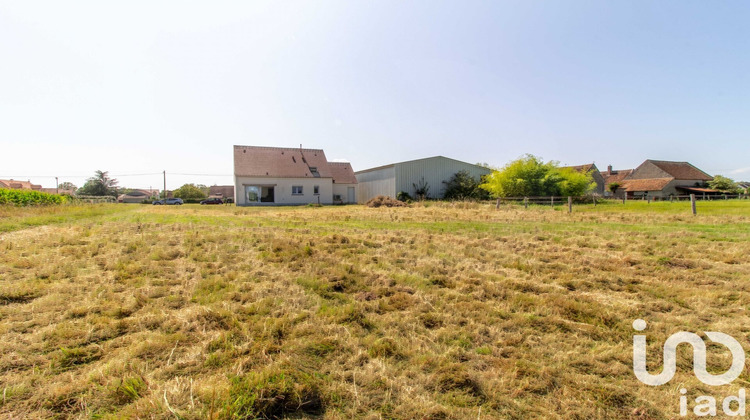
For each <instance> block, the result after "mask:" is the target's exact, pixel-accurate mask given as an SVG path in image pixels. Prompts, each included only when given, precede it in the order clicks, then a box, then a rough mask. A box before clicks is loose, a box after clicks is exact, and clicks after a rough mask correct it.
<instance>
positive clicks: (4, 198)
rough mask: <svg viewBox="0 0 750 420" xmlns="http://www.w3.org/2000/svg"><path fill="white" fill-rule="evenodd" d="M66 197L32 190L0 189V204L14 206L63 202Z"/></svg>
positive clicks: (65, 200) (66, 199)
mask: <svg viewBox="0 0 750 420" xmlns="http://www.w3.org/2000/svg"><path fill="white" fill-rule="evenodd" d="M67 201H68V197H66V196H62V195H56V194H47V193H43V192H39V191H32V190H6V189H0V204H7V205H14V206H40V205H54V204H63V203H66V202H67Z"/></svg>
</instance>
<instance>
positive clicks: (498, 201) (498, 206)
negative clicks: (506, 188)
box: [495, 197, 500, 210]
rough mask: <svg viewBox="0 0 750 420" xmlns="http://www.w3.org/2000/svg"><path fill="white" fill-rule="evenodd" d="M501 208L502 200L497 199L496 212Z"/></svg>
mask: <svg viewBox="0 0 750 420" xmlns="http://www.w3.org/2000/svg"><path fill="white" fill-rule="evenodd" d="M499 208H500V198H499V197H498V199H497V204H495V210H497V209H499Z"/></svg>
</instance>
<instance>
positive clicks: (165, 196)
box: [164, 171, 167, 200]
mask: <svg viewBox="0 0 750 420" xmlns="http://www.w3.org/2000/svg"><path fill="white" fill-rule="evenodd" d="M164 199H165V200H166V199H167V171H164Z"/></svg>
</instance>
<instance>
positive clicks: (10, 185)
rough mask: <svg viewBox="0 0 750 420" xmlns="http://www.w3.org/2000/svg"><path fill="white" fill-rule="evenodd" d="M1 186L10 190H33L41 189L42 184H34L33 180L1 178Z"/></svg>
mask: <svg viewBox="0 0 750 420" xmlns="http://www.w3.org/2000/svg"><path fill="white" fill-rule="evenodd" d="M0 188H5V189H9V190H33V191H40V190H41V189H42V186H41V185H36V184H32V183H31V181H16V180H15V179H0Z"/></svg>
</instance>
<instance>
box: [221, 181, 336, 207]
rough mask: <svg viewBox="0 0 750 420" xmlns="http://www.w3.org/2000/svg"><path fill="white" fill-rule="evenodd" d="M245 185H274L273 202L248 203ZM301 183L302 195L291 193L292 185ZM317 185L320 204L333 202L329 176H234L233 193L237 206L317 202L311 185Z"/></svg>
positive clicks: (331, 184)
mask: <svg viewBox="0 0 750 420" xmlns="http://www.w3.org/2000/svg"><path fill="white" fill-rule="evenodd" d="M246 185H262V186H273V187H274V200H275V202H274V203H253V204H248V202H247V197H246V196H245V186H246ZM294 185H301V186H302V195H292V186H294ZM315 185H318V186H319V187H320V188H319V192H320V194H319V196H320V204H333V183H332V181H331V178H266V177H235V179H234V194H235V203H237V205H238V206H247V205H274V204H276V205H302V204H310V203H318V196H317V195H314V194H313V187H314V186H315Z"/></svg>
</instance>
